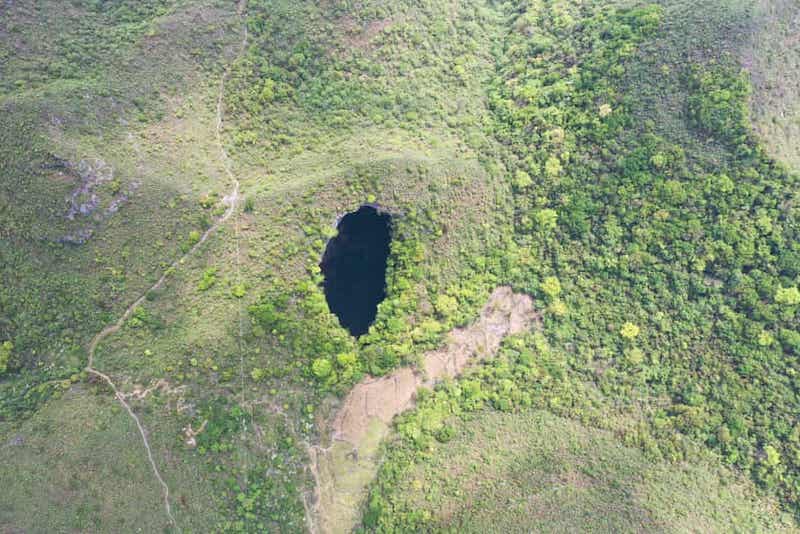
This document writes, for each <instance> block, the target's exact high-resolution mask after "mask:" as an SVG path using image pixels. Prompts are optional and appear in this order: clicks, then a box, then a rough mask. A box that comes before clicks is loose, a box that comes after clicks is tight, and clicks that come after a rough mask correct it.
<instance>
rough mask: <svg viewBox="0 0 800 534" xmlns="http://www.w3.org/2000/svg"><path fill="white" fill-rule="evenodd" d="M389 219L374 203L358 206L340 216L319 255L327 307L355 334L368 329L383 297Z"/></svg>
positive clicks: (389, 237)
mask: <svg viewBox="0 0 800 534" xmlns="http://www.w3.org/2000/svg"><path fill="white" fill-rule="evenodd" d="M391 219H392V218H391V215H389V214H388V213H386V212H383V211H381V210H379V209H377V208H375V207H373V206H367V205H365V206H361V207H360V208H358V210H357V211H354V212H351V213H348V214H347V215H345V216H344V217H342V219H341V220H340V221H339V224H338V225H337V226H336V228H337V229H338V231H339V232H338V234H337V235H336V236H335V237H334V238H332V239H331V240H330V241H328V245H327V246H326V247H325V254H324V255H323V256H322V263H320V268H321V269H322V274H323V275H324V276H325V282H324V289H325V299H326V300H327V301H328V307H329V308H330V310H331V312H333V314H334V315H336V317H338V318H339V323H340V324H341V325H342V326H343V327H344V328H346V329H347V330H349V331H350V333H351V334H353V335H354V336H356V337H358V336H360V335H362V334H364V333H366V332H367V330H368V329H369V325H371V324H372V322H373V321H374V320H375V315H376V314H377V312H378V304H379V303H380V302H381V301H382V300H383V299H384V298H385V297H386V259H387V258H388V257H389V243H390V241H391Z"/></svg>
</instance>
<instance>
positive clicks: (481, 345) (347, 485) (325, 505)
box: [311, 287, 541, 533]
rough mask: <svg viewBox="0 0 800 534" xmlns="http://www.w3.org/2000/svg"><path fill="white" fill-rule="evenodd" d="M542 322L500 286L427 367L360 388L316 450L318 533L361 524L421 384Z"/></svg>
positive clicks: (428, 358)
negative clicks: (384, 453) (393, 426)
mask: <svg viewBox="0 0 800 534" xmlns="http://www.w3.org/2000/svg"><path fill="white" fill-rule="evenodd" d="M540 320H541V319H540V316H539V314H538V313H537V312H536V310H535V309H534V306H533V300H532V299H531V298H530V297H529V296H527V295H522V294H517V293H514V292H513V291H512V290H511V288H509V287H499V288H497V289H495V290H494V291H493V292H492V294H491V296H490V297H489V300H488V302H487V303H486V306H484V308H483V310H482V311H481V313H480V316H479V318H478V320H477V321H475V322H474V323H473V324H471V325H470V326H467V327H465V328H457V329H455V330H453V331H452V332H450V334H449V335H448V338H447V344H446V345H445V346H444V347H443V348H441V349H439V350H436V351H432V352H429V353H428V354H426V355H425V356H424V358H423V361H422V369H414V368H410V367H405V368H402V369H398V370H397V371H395V372H394V373H392V374H390V375H388V376H384V377H381V378H367V379H365V380H363V381H362V382H361V383H359V384H358V385H356V386H355V387H354V388H353V390H352V391H351V392H350V393H349V394H348V395H347V397H346V398H345V400H344V402H343V403H342V406H341V408H340V409H339V410H338V411H337V412H336V414H335V415H334V418H333V422H332V425H331V438H332V443H331V445H330V446H329V447H328V448H327V449H322V448H315V449H313V450H312V451H311V456H312V462H313V463H314V471H315V478H316V483H317V489H316V495H315V501H316V502H315V506H314V508H315V512H316V513H315V514H314V515H316V516H317V521H315V522H314V524H313V525H312V530H313V531H319V532H325V533H328V532H335V533H338V532H348V531H350V530H351V529H352V528H353V526H354V525H355V523H356V522H357V520H358V513H359V509H360V506H361V503H362V502H363V499H364V497H365V492H366V487H367V484H368V483H369V482H370V481H371V480H372V478H373V477H374V476H375V473H376V471H377V468H378V462H379V457H378V452H379V445H380V443H381V441H382V440H383V438H384V437H386V435H387V434H388V432H389V425H390V423H391V421H392V419H393V418H394V416H396V415H398V414H400V413H402V412H404V411H405V410H408V409H409V408H411V407H413V405H414V399H415V397H416V392H417V389H418V388H420V387H426V388H432V387H433V386H434V385H435V384H436V383H437V382H439V381H441V380H442V379H444V378H450V377H455V376H458V375H459V374H461V373H462V372H463V370H464V368H465V367H466V366H467V365H468V364H470V363H473V362H476V361H480V360H482V359H484V358H486V357H488V356H491V355H493V354H494V353H495V352H496V351H497V349H498V348H499V347H500V343H501V342H502V340H503V338H504V337H505V336H507V335H510V334H517V333H520V332H523V331H525V330H528V329H530V328H531V327H532V326H534V325H537V324H538V323H539V322H540Z"/></svg>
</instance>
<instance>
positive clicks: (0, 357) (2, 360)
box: [0, 341, 14, 376]
mask: <svg viewBox="0 0 800 534" xmlns="http://www.w3.org/2000/svg"><path fill="white" fill-rule="evenodd" d="M13 349H14V344H13V343H11V342H10V341H4V342H3V343H2V344H0V376H2V375H3V374H5V372H6V371H7V370H8V360H10V359H11V351H12V350H13Z"/></svg>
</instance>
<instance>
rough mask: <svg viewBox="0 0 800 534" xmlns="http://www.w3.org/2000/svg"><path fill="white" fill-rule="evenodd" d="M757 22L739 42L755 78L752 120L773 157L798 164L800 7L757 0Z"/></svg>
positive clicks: (796, 165) (795, 168) (792, 3)
mask: <svg viewBox="0 0 800 534" xmlns="http://www.w3.org/2000/svg"><path fill="white" fill-rule="evenodd" d="M755 21H756V23H755V28H754V31H753V32H752V34H751V38H750V39H749V40H748V41H747V42H746V43H745V45H744V46H743V47H742V50H741V52H740V55H741V57H742V64H743V65H744V66H745V68H747V69H748V71H750V73H751V79H752V82H753V88H754V91H753V98H752V100H751V102H752V107H753V120H754V122H755V127H756V131H757V132H758V134H759V135H760V136H761V137H762V138H763V139H764V140H765V142H766V145H767V147H768V150H769V151H770V154H771V155H773V157H775V158H777V159H778V160H780V161H783V162H784V163H786V164H787V165H788V166H789V167H790V168H792V169H793V170H795V171H797V170H798V169H800V150H799V149H798V147H797V141H796V140H797V137H798V135H800V103H798V100H797V95H798V93H800V86H798V81H797V80H798V73H800V45H799V44H798V38H797V36H798V34H800V8H798V6H797V3H796V2H766V1H762V2H758V3H757V4H756V18H755Z"/></svg>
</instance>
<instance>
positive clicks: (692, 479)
mask: <svg viewBox="0 0 800 534" xmlns="http://www.w3.org/2000/svg"><path fill="white" fill-rule="evenodd" d="M453 428H454V430H453V438H452V440H451V441H448V442H447V443H444V444H437V445H436V446H435V447H434V448H433V449H432V450H431V451H430V454H429V456H428V458H427V459H426V460H425V462H424V463H423V464H420V465H419V466H418V467H416V468H415V469H413V470H411V471H410V472H409V473H408V474H407V475H406V476H405V477H404V478H403V479H402V480H401V481H400V482H399V488H398V490H397V491H398V493H399V494H400V495H401V497H400V499H405V500H407V503H404V504H399V505H398V506H408V507H409V508H410V509H415V510H418V511H421V512H422V514H424V515H426V516H427V517H428V520H427V522H426V525H427V526H426V529H429V530H430V531H435V532H442V531H443V532H447V531H452V532H576V531H582V532H642V531H646V532H685V531H700V532H730V531H733V530H737V531H746V532H780V531H787V532H788V531H790V528H789V525H790V524H791V523H789V522H786V520H787V519H786V518H782V517H781V514H780V512H778V508H777V506H776V504H775V503H774V502H772V501H767V500H763V499H762V498H761V497H760V496H758V494H757V493H756V492H755V491H754V489H753V487H752V485H750V484H748V483H747V482H745V481H742V480H740V479H738V478H737V477H736V476H735V475H734V474H732V473H731V472H730V471H727V470H724V469H720V468H719V467H718V466H717V464H716V460H714V459H713V458H711V459H709V461H708V462H703V463H693V464H671V463H666V462H653V461H652V460H649V459H647V458H646V457H645V456H644V455H643V454H642V452H641V451H640V450H639V449H637V448H633V447H629V446H625V445H623V444H622V443H621V442H619V441H618V439H617V438H615V437H614V436H613V434H612V433H610V432H608V431H600V430H595V429H591V428H587V427H584V426H582V425H581V424H580V423H577V422H574V421H571V420H569V419H564V418H560V417H556V416H554V415H552V414H550V413H548V412H544V411H526V412H522V413H517V414H504V413H501V412H496V411H481V412H477V413H475V414H473V415H471V416H470V417H468V418H464V419H462V420H458V419H456V420H455V421H454V423H453Z"/></svg>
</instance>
